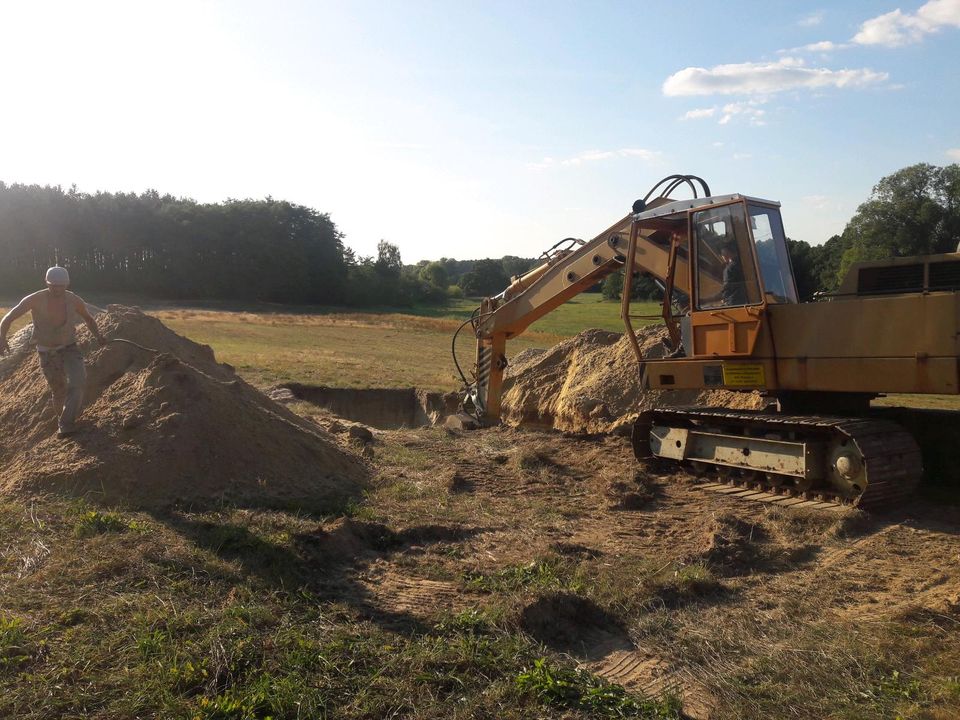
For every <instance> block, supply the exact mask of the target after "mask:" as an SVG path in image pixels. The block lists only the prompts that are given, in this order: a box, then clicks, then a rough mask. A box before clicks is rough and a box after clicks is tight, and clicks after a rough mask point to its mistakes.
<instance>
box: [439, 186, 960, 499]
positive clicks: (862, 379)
mask: <svg viewBox="0 0 960 720" xmlns="http://www.w3.org/2000/svg"><path fill="white" fill-rule="evenodd" d="M678 191H679V192H682V193H683V194H684V195H687V194H691V195H692V196H693V197H692V198H690V199H681V200H676V199H674V198H673V197H672V195H673V193H675V192H678ZM614 272H623V273H624V282H623V292H622V298H623V299H622V307H621V317H622V319H623V322H624V326H625V331H626V336H627V337H628V338H630V339H631V340H632V343H633V348H634V351H635V352H636V356H637V363H638V369H639V373H640V380H641V388H643V389H645V390H647V389H662V390H671V389H674V390H680V389H726V390H737V391H760V392H761V393H762V394H763V395H764V396H765V397H766V398H768V399H769V405H768V407H767V409H766V410H763V411H750V412H747V411H740V410H737V411H734V410H729V409H725V408H710V407H669V408H667V407H664V408H658V409H654V410H652V411H648V412H643V413H641V414H640V415H639V417H638V419H637V420H636V424H635V426H634V428H633V436H632V438H633V447H634V452H635V454H636V456H637V458H639V459H641V460H643V459H648V458H664V459H666V460H669V461H674V462H677V463H680V464H682V465H684V466H686V467H690V468H692V470H693V471H694V472H695V473H697V474H698V475H700V476H701V477H709V478H711V479H712V480H713V481H712V482H710V483H708V484H709V485H710V487H712V488H714V489H716V490H717V491H719V492H724V493H727V494H730V495H735V496H739V497H743V498H745V499H752V500H760V501H764V502H770V503H774V504H781V505H804V506H816V507H825V508H826V507H841V506H848V505H853V506H858V507H862V508H878V507H889V506H893V505H896V504H898V503H900V502H901V501H903V500H904V499H905V498H907V497H908V496H909V495H911V493H912V492H913V491H914V489H915V488H916V486H917V484H918V483H919V482H920V479H921V477H922V475H923V473H924V462H925V461H926V463H927V472H928V474H930V473H934V474H937V475H940V474H956V468H955V467H954V466H955V465H956V463H955V462H954V461H953V460H952V458H951V456H953V455H954V448H955V447H956V443H957V442H958V440H960V432H955V430H956V429H957V428H958V425H960V423H958V420H957V418H958V416H960V415H958V414H957V413H954V412H950V411H920V410H905V409H900V408H879V407H871V400H873V399H875V398H878V397H881V396H884V395H886V394H889V393H908V394H940V395H957V394H960V253H947V254H939V255H928V256H920V257H898V258H892V259H889V260H884V261H870V262H859V263H856V264H854V265H853V266H852V267H851V268H850V269H849V272H848V273H847V274H846V276H845V279H844V280H843V282H842V283H841V284H840V286H839V288H838V289H837V291H836V292H833V293H829V294H822V295H819V296H818V297H817V298H815V300H814V301H813V302H800V301H799V298H798V295H797V288H796V283H795V280H794V275H793V270H792V266H791V262H790V255H789V252H788V248H787V240H786V235H785V234H784V229H783V223H782V221H781V218H780V203H779V202H775V201H772V200H763V199H760V198H756V197H750V196H747V195H739V194H730V195H712V194H711V193H710V188H709V187H708V185H707V184H706V182H704V181H703V180H702V179H700V178H698V177H696V176H693V175H671V176H669V177H666V178H664V179H663V180H661V181H660V182H659V183H657V184H656V185H655V186H654V187H653V188H652V189H651V190H650V192H649V193H647V195H646V196H645V197H644V198H642V199H640V200H637V201H636V202H635V203H634V204H633V207H632V209H631V212H630V213H629V214H627V215H626V217H624V218H622V219H621V220H619V221H617V222H616V223H614V224H613V225H611V226H610V227H609V228H607V229H606V230H604V231H603V232H601V233H600V234H598V235H597V236H596V237H594V238H593V239H592V240H589V241H583V240H579V239H575V238H567V239H566V240H564V241H561V242H560V243H558V244H557V245H555V246H554V247H552V248H550V250H548V251H547V252H546V253H544V255H543V263H542V264H541V265H539V266H538V267H536V268H534V269H533V270H530V271H529V272H527V273H525V274H522V275H519V276H516V277H514V278H512V282H511V284H510V286H509V287H507V288H506V289H505V290H504V291H503V292H502V293H500V294H499V295H497V296H495V297H490V298H485V299H484V300H483V301H482V303H481V305H480V307H479V308H477V310H476V311H475V312H474V314H473V316H472V317H471V319H470V320H469V321H468V322H466V323H464V325H463V326H461V328H460V330H462V329H463V328H464V327H466V326H467V325H469V326H470V327H471V328H472V330H473V332H474V334H475V335H476V340H477V353H476V363H475V367H474V369H473V379H472V380H467V378H466V376H465V375H464V373H463V372H462V368H461V366H460V364H459V363H458V362H457V357H456V335H455V336H454V343H453V346H454V363H455V364H456V366H457V370H458V372H460V376H461V378H463V380H464V385H465V394H464V400H463V409H464V411H465V412H466V413H468V414H470V415H472V416H473V417H474V418H476V420H477V421H479V422H480V423H481V424H484V425H491V424H496V423H498V422H499V419H500V396H501V388H502V382H503V373H504V370H505V369H506V367H507V356H506V344H507V341H508V340H509V339H511V338H513V337H516V336H517V335H519V334H520V333H521V332H523V331H524V330H525V329H526V328H527V327H529V325H530V324H531V323H533V322H535V321H536V320H537V319H539V318H541V317H543V316H544V315H545V314H547V313H548V312H550V311H551V310H553V309H555V308H557V307H559V306H560V305H562V304H563V303H564V302H566V301H568V300H570V299H571V298H573V297H574V296H576V295H578V294H579V293H581V292H584V291H586V290H587V289H589V288H591V287H593V286H594V285H596V284H597V283H598V282H599V281H601V280H603V279H604V278H605V277H606V276H607V275H610V274H611V273H614ZM640 273H643V274H646V275H648V276H651V277H652V278H653V279H654V280H655V281H656V282H657V284H658V285H659V286H660V287H661V289H662V290H663V294H664V300H663V302H662V321H663V323H664V325H665V326H666V332H667V334H668V340H666V341H665V342H667V343H668V345H669V346H668V348H667V351H666V352H664V353H663V356H662V357H645V356H644V355H643V353H642V352H641V349H640V345H639V343H638V341H637V338H636V335H635V332H634V327H633V322H634V321H635V320H638V319H641V318H642V317H643V316H638V315H634V314H632V313H631V300H630V298H631V294H632V286H633V283H634V276H635V275H636V274H640ZM645 319H648V320H649V318H645ZM460 330H458V332H460ZM924 441H926V444H927V445H929V446H930V447H929V450H930V452H929V453H922V452H921V444H922V443H924ZM944 443H948V444H950V448H949V449H947V448H945V447H944ZM927 449H928V448H926V447H925V448H924V450H927Z"/></svg>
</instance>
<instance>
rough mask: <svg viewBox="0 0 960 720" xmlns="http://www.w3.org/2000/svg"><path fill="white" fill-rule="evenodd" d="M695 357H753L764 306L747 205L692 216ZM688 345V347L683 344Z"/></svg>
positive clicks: (689, 331)
mask: <svg viewBox="0 0 960 720" xmlns="http://www.w3.org/2000/svg"><path fill="white" fill-rule="evenodd" d="M690 223H691V227H690V237H691V239H692V241H693V242H692V248H693V251H694V253H693V254H694V262H693V263H691V265H690V267H691V273H692V277H691V287H692V288H693V289H694V293H693V309H692V311H691V313H690V318H689V328H685V329H686V330H687V334H688V335H689V347H691V348H692V352H690V353H689V354H690V356H692V357H700V358H706V357H726V358H740V357H749V356H751V355H752V354H753V352H754V349H755V347H756V344H757V338H758V337H759V335H760V330H761V326H762V323H763V317H764V308H765V307H766V302H765V299H764V296H763V293H762V290H761V286H760V281H759V277H758V274H757V266H756V261H755V258H754V253H753V248H752V247H751V246H752V242H751V238H750V233H749V231H748V229H747V212H746V205H745V204H744V203H743V202H741V201H736V202H733V203H730V204H727V205H721V206H719V207H714V208H710V209H709V210H700V211H698V212H693V213H691V217H690ZM685 345H687V343H685Z"/></svg>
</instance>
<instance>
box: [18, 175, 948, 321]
mask: <svg viewBox="0 0 960 720" xmlns="http://www.w3.org/2000/svg"><path fill="white" fill-rule="evenodd" d="M958 242H960V165H956V164H954V165H948V166H945V167H937V166H934V165H929V164H925V163H921V164H917V165H912V166H910V167H906V168H903V169H902V170H899V171H897V172H895V173H893V174H892V175H889V176H887V177H885V178H883V179H882V180H880V182H879V183H877V185H876V186H875V187H874V188H873V192H872V193H871V195H870V197H869V198H868V199H867V201H866V202H864V203H863V204H862V205H860V207H859V208H858V209H857V212H856V213H855V215H854V216H853V218H851V220H850V222H849V223H848V224H847V226H846V228H845V229H844V231H843V233H842V234H840V235H835V236H834V237H832V238H830V239H829V240H827V241H826V242H825V243H823V244H822V245H811V244H809V243H807V242H804V241H799V240H790V241H789V245H790V254H791V259H792V261H793V267H794V273H795V275H796V278H797V284H798V288H799V291H800V294H801V297H802V298H803V299H810V298H812V297H813V296H814V294H816V293H817V292H829V291H831V290H834V289H836V287H837V286H838V284H839V282H840V280H841V279H842V277H843V275H844V274H845V273H846V271H847V269H848V268H849V267H850V265H851V264H852V263H854V262H856V261H858V260H873V259H883V258H889V257H894V256H902V255H916V254H926V253H934V252H950V251H953V250H955V249H956V248H957V244H958ZM0 257H2V262H0V292H2V293H3V294H4V295H13V294H17V293H20V294H22V293H26V292H28V291H30V290H33V289H35V288H36V287H37V284H38V282H39V280H40V279H41V278H42V277H43V272H44V270H45V269H46V268H47V267H49V266H50V265H53V264H60V265H64V266H65V267H67V268H69V270H70V272H71V275H72V277H73V281H74V283H75V284H76V286H78V287H82V288H84V290H85V291H86V292H101V293H130V294H136V295H142V296H150V297H155V298H164V299H185V300H192V299H196V300H203V299H222V300H235V301H267V302H277V303H292V304H320V305H345V306H375V305H411V304H417V303H441V302H445V301H446V300H448V299H449V298H451V297H461V296H469V297H477V296H485V295H494V294H497V293H499V292H501V291H502V290H503V289H504V288H505V287H506V286H507V285H508V284H509V282H510V278H511V277H513V276H515V275H518V274H521V273H523V272H525V271H527V270H529V269H530V268H532V267H534V266H535V265H537V264H538V263H539V262H540V261H539V260H538V259H536V258H521V257H516V256H506V257H503V258H499V259H494V258H485V259H480V260H456V259H453V258H441V259H440V260H436V261H422V262H420V263H417V264H415V265H404V263H403V261H402V259H401V256H400V249H399V248H398V247H397V246H396V245H394V244H392V243H390V242H387V241H385V240H382V241H381V242H380V243H379V245H378V247H377V254H376V255H375V256H370V257H364V256H360V255H358V254H357V253H356V252H354V251H353V250H352V249H351V248H349V247H347V246H346V245H345V244H344V236H343V234H342V233H341V232H340V231H339V230H338V229H337V226H336V225H335V223H334V222H333V220H332V219H331V218H330V216H329V215H328V214H326V213H321V212H319V211H317V210H315V209H312V208H309V207H305V206H303V205H297V204H294V203H289V202H285V201H280V200H274V199H273V198H269V197H268V198H266V199H264V200H249V199H248V200H227V201H225V202H221V203H198V202H196V201H194V200H191V199H188V198H177V197H174V196H171V195H161V194H160V193H158V192H156V191H154V190H149V191H147V192H144V193H141V194H135V193H107V192H98V193H94V194H86V193H81V192H79V191H77V189H76V188H70V189H69V190H63V189H61V188H60V187H49V186H38V185H18V184H13V185H7V184H4V183H0ZM621 287H622V276H621V275H620V274H619V273H617V274H615V275H612V276H610V277H609V278H608V279H607V281H606V282H605V283H604V285H603V293H604V296H605V297H607V298H609V299H617V298H619V294H620V288H621ZM634 287H635V292H636V294H637V296H638V297H639V298H647V299H659V290H658V288H657V286H656V285H655V284H654V283H653V282H652V281H650V280H649V279H648V278H643V279H641V280H640V281H638V282H637V283H636V284H635V286H634ZM597 289H599V288H597Z"/></svg>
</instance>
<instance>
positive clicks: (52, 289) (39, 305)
mask: <svg viewBox="0 0 960 720" xmlns="http://www.w3.org/2000/svg"><path fill="white" fill-rule="evenodd" d="M69 285H70V275H69V274H68V273H67V271H66V269H65V268H62V267H52V268H50V269H49V270H47V289H46V290H40V291H39V292H35V293H33V294H32V295H27V297H25V298H24V299H23V300H21V301H20V303H19V304H18V305H17V306H16V307H15V308H14V309H13V310H11V311H10V312H8V313H7V314H6V315H5V316H4V318H3V320H0V355H3V354H5V353H8V352H10V346H9V345H7V332H8V331H9V330H10V324H11V323H12V322H13V321H14V320H16V319H17V318H19V317H20V316H22V315H25V314H26V313H27V311H30V312H31V313H32V314H33V337H32V339H31V342H32V343H33V344H35V345H36V346H37V353H38V355H39V356H40V369H41V370H43V376H44V377H45V378H46V379H47V384H48V385H49V386H50V390H51V391H52V392H53V402H54V408H55V410H56V412H57V413H58V414H59V418H58V420H57V429H58V432H57V435H58V436H59V437H65V436H67V435H70V434H72V433H74V432H76V424H75V423H76V420H77V416H78V415H80V409H81V408H82V407H83V385H84V383H85V382H86V379H87V373H86V370H85V369H84V367H83V355H81V354H80V350H79V349H78V348H77V318H80V319H82V320H83V321H84V322H85V323H86V324H87V327H88V328H90V332H92V333H93V336H94V337H95V338H96V339H97V342H98V343H99V344H100V346H101V347H102V346H103V345H104V344H105V343H106V340H104V338H103V335H102V334H101V333H100V329H99V328H98V327H97V322H96V320H94V319H93V316H91V315H90V312H89V311H88V310H87V306H86V303H84V302H83V300H81V299H80V297H79V296H77V295H74V294H73V293H72V292H70V291H68V290H67V287H68V286H69Z"/></svg>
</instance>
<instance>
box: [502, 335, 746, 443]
mask: <svg viewBox="0 0 960 720" xmlns="http://www.w3.org/2000/svg"><path fill="white" fill-rule="evenodd" d="M665 333H666V331H665V329H664V328H663V327H662V326H650V327H648V328H644V329H642V330H640V331H639V332H638V333H637V336H638V340H639V341H640V346H641V349H642V350H643V351H644V354H645V357H662V355H663V345H662V344H661V339H662V338H663V337H664V336H665ZM658 405H709V406H720V407H731V408H758V407H761V406H762V398H761V397H760V395H759V394H758V393H741V392H733V391H729V390H650V391H643V390H641V389H640V375H639V371H638V368H637V359H636V355H634V352H633V348H632V346H631V345H630V341H629V340H628V339H627V338H626V337H624V336H623V335H622V334H621V333H614V332H608V331H606V330H595V329H594V330H585V331H584V332H582V333H580V334H579V335H576V336H575V337H572V338H569V339H567V340H564V341H563V342H560V343H558V344H556V345H554V346H553V347H552V348H549V349H547V350H536V349H531V350H525V351H524V352H522V353H520V354H519V355H517V356H516V357H515V358H513V360H512V361H511V362H510V364H509V365H508V366H507V372H506V376H505V380H504V386H503V411H502V416H503V419H504V421H505V422H508V423H511V424H514V425H521V424H522V425H527V426H540V427H548V428H554V429H556V430H565V431H570V432H580V433H625V432H629V429H630V427H631V426H632V425H633V421H634V420H635V419H636V417H637V415H638V414H639V412H640V411H641V410H646V409H649V408H651V407H655V406H658Z"/></svg>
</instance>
